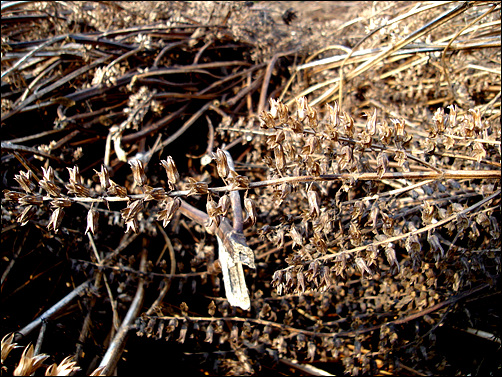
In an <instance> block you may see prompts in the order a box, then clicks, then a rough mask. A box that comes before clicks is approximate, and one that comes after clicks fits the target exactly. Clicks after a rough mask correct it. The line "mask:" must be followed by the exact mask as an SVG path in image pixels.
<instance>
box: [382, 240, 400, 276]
mask: <svg viewBox="0 0 502 377" xmlns="http://www.w3.org/2000/svg"><path fill="white" fill-rule="evenodd" d="M385 256H386V257H387V261H388V262H389V265H391V266H392V265H396V266H397V268H398V269H399V263H398V262H397V258H396V250H395V249H394V244H393V243H392V242H389V243H388V244H387V245H385Z"/></svg>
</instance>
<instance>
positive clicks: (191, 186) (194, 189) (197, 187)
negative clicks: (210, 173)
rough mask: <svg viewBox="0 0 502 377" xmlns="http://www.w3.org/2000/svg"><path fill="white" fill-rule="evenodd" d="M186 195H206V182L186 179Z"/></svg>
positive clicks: (190, 178)
mask: <svg viewBox="0 0 502 377" xmlns="http://www.w3.org/2000/svg"><path fill="white" fill-rule="evenodd" d="M187 180H188V194H187V196H191V195H206V194H207V193H208V192H209V191H208V184H207V183H206V182H198V181H197V180H196V179H195V178H192V177H188V178H187Z"/></svg>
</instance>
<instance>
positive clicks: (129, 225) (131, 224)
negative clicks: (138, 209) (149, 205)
mask: <svg viewBox="0 0 502 377" xmlns="http://www.w3.org/2000/svg"><path fill="white" fill-rule="evenodd" d="M130 231H133V232H134V233H138V232H139V222H138V219H137V218H133V219H131V220H129V221H128V222H126V230H125V232H126V233H129V232H130Z"/></svg>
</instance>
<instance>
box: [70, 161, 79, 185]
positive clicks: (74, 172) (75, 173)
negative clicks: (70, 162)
mask: <svg viewBox="0 0 502 377" xmlns="http://www.w3.org/2000/svg"><path fill="white" fill-rule="evenodd" d="M67 169H68V172H69V173H70V183H73V184H80V185H81V184H82V177H81V176H80V170H79V168H78V166H77V165H75V166H74V167H73V168H67Z"/></svg>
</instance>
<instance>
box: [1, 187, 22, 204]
mask: <svg viewBox="0 0 502 377" xmlns="http://www.w3.org/2000/svg"><path fill="white" fill-rule="evenodd" d="M3 194H4V198H5V200H8V201H12V202H17V201H19V199H21V198H22V197H23V196H25V194H23V193H20V192H17V191H10V190H3Z"/></svg>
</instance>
